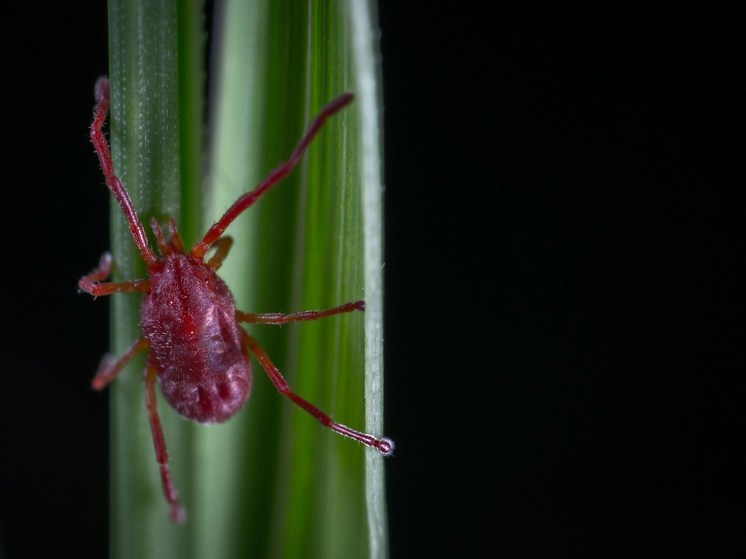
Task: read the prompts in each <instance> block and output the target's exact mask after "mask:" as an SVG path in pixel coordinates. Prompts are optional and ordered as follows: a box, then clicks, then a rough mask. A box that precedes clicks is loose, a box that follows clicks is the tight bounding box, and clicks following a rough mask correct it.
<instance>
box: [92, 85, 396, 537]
mask: <svg viewBox="0 0 746 559" xmlns="http://www.w3.org/2000/svg"><path fill="white" fill-rule="evenodd" d="M95 97H96V106H95V109H94V116H93V122H92V123H91V142H92V143H93V146H94V148H95V149H96V153H97V154H98V159H99V162H100V164H101V169H102V170H103V173H104V177H105V179H106V186H107V187H108V188H109V190H110V191H111V193H112V194H113V195H114V198H116V200H117V202H118V203H119V206H120V207H121V209H122V212H123V213H124V217H125V218H126V220H127V223H128V224H129V229H130V232H131V233H132V237H133V239H134V241H135V244H136V245H137V248H138V249H139V251H140V256H141V257H142V259H143V261H144V262H145V265H146V267H147V272H148V277H147V278H146V279H136V280H130V281H124V282H119V283H114V282H104V281H103V280H105V279H106V278H108V277H109V274H110V273H111V267H112V257H111V254H110V253H105V254H104V255H103V256H102V257H101V261H100V262H99V265H98V267H97V268H96V269H95V270H93V271H92V272H91V273H90V274H88V275H86V276H84V277H83V278H81V279H80V281H79V282H78V286H79V287H80V289H81V290H83V291H85V292H86V293H90V294H91V295H93V296H99V295H112V294H114V293H133V292H138V293H144V296H143V298H142V302H141V304H140V328H141V329H142V336H140V337H139V338H137V339H136V340H135V341H134V343H133V344H132V345H131V346H130V347H129V349H127V350H126V351H125V352H124V353H123V354H122V355H120V356H119V357H114V356H111V355H106V356H105V357H104V358H103V360H102V361H101V365H100V366H99V369H98V372H97V373H96V376H95V377H94V378H93V382H92V384H93V388H94V389H96V390H102V389H103V388H104V387H105V386H106V385H107V384H109V383H110V382H111V381H112V380H114V379H115V378H116V376H117V375H118V374H119V373H120V371H121V370H122V369H123V368H124V367H125V365H126V364H127V363H128V362H129V361H131V360H132V358H133V357H135V355H137V354H138V353H139V352H141V351H143V350H145V349H149V352H148V356H147V361H146V367H145V375H144V380H145V406H146V408H147V412H148V419H149V422H150V430H151V433H152V436H153V444H154V446H155V456H156V460H157V462H158V466H159V468H160V475H161V482H162V484H163V492H164V494H165V497H166V500H167V501H168V504H169V506H170V516H171V518H172V519H173V520H174V521H177V522H182V521H183V520H184V518H185V513H184V507H183V506H182V504H181V503H180V501H179V499H178V497H177V494H176V490H175V488H174V485H173V482H172V481H171V474H170V472H169V469H168V454H167V452H166V442H165V439H164V437H163V429H162V428H161V423H160V420H159V418H158V410H157V409H156V399H155V382H156V380H157V381H158V384H159V386H160V388H161V392H162V393H163V396H164V398H165V399H166V401H167V402H168V403H169V404H171V406H173V408H174V409H175V410H176V411H177V412H178V413H179V414H180V415H182V416H183V417H185V418H187V419H191V420H193V421H196V422H198V423H219V422H222V421H225V420H227V419H229V418H230V417H232V416H233V415H235V414H236V413H237V412H238V411H239V410H240V409H241V408H242V407H243V405H244V404H245V403H246V400H247V399H248V397H249V393H250V391H251V360H250V357H249V354H250V353H251V354H253V355H254V357H255V358H256V360H257V361H258V362H259V364H260V365H261V366H262V368H263V369H264V370H265V371H266V373H267V375H269V378H270V380H271V381H272V383H273V384H274V385H275V387H276V388H277V390H278V391H279V392H280V393H281V394H282V395H283V396H285V397H287V398H289V399H290V400H292V401H293V402H294V403H295V404H296V405H298V406H300V407H301V408H303V409H304V410H305V411H306V412H308V413H309V414H311V415H312V416H313V417H314V418H315V419H316V420H317V421H319V423H321V424H322V425H323V426H325V427H328V428H329V429H331V430H332V431H334V432H335V433H338V434H340V435H344V436H345V437H349V438H351V439H354V440H356V441H358V442H361V443H362V444H364V445H366V446H369V447H372V448H375V449H376V450H378V451H379V452H380V453H381V454H383V455H384V456H390V455H391V454H392V453H393V451H394V442H393V441H392V440H390V439H387V438H378V437H374V436H373V435H368V434H366V433H362V432H360V431H356V430H354V429H351V428H349V427H347V426H345V425H342V424H340V423H336V422H335V421H332V419H331V418H330V417H329V416H328V415H327V414H326V413H324V412H323V411H321V410H320V409H319V408H317V407H316V406H314V405H313V404H311V403H310V402H308V401H306V400H304V399H303V398H301V397H300V396H298V395H297V394H295V393H294V392H293V391H292V389H291V388H290V386H289V385H288V383H287V382H286V381H285V379H284V377H283V376H282V374H281V373H280V371H279V370H278V369H277V367H275V365H274V364H273V363H272V361H270V359H269V356H268V355H267V354H266V353H265V352H264V350H263V349H262V348H261V347H260V346H259V344H258V343H257V341H256V340H255V339H254V338H253V337H252V336H250V335H249V334H248V333H246V331H245V330H244V329H243V328H242V327H241V326H239V324H238V323H239V322H246V323H251V324H286V323H289V322H300V321H304V320H317V319H319V318H323V317H327V316H331V315H335V314H340V313H346V312H352V311H362V310H365V302H364V301H355V302H352V303H345V304H344V305H340V306H338V307H334V308H332V309H326V310H320V311H304V312H298V313H293V314H279V313H269V314H253V313H245V312H242V311H239V310H236V308H235V305H234V303H233V297H232V295H231V293H230V291H229V290H228V287H227V286H226V285H225V283H224V282H223V280H221V279H220V278H219V277H218V275H217V274H216V273H215V272H216V270H217V269H218V268H220V265H221V264H222V262H223V260H224V259H225V257H226V256H227V255H228V251H229V249H230V247H231V244H232V243H233V241H232V239H231V238H230V237H224V236H222V235H223V232H224V231H225V230H226V228H227V227H228V226H229V225H230V224H231V223H232V222H233V220H234V219H236V218H237V217H238V216H239V215H240V214H241V213H242V212H243V211H244V210H246V209H247V208H249V207H250V206H251V205H252V204H253V203H254V202H256V201H257V200H258V199H259V197H260V196H262V194H264V193H265V192H267V190H269V189H270V188H271V187H272V186H274V185H275V184H277V183H278V182H279V181H280V180H282V179H283V178H284V177H285V176H287V175H288V174H289V173H290V172H291V171H292V170H293V168H294V167H295V166H296V165H297V164H298V161H300V159H301V157H302V156H303V153H304V152H305V150H306V148H307V147H308V145H309V144H310V143H311V141H312V140H313V138H314V137H315V136H316V134H317V133H318V132H319V130H320V129H321V127H322V126H323V125H324V122H325V121H326V120H327V119H328V118H329V117H330V116H332V115H334V114H336V113H337V112H339V111H340V110H342V109H343V108H344V107H346V106H347V105H348V104H350V103H351V102H352V100H353V95H352V94H350V93H345V94H343V95H340V96H339V97H337V98H336V99H334V100H333V101H332V102H331V103H329V104H328V105H326V106H325V107H324V108H323V109H322V110H321V112H320V113H319V114H318V115H317V116H316V118H315V119H314V120H313V122H312V123H311V126H310V127H309V129H308V130H307V131H306V133H305V135H304V136H303V138H301V140H300V143H299V144H298V145H297V146H296V148H295V150H294V151H293V153H292V154H291V156H290V159H288V160H287V161H286V162H285V163H282V164H281V165H280V166H278V167H277V168H276V169H275V170H274V171H272V172H271V173H270V174H269V175H268V176H267V178H265V179H264V180H263V181H262V182H261V183H260V184H259V186H257V187H256V188H255V189H254V190H252V191H250V192H247V193H245V194H243V195H242V196H241V197H239V198H238V200H236V201H235V202H234V204H233V205H232V206H231V207H230V208H228V211H226V212H225V214H224V215H223V217H221V218H220V219H219V220H218V221H217V222H215V224H214V225H213V226H212V227H210V229H209V230H208V231H207V233H206V234H205V236H204V237H203V238H202V240H200V241H199V242H198V243H197V244H196V245H194V247H193V248H192V249H191V250H190V251H189V252H186V251H185V249H184V245H183V243H182V240H181V236H180V235H179V232H178V230H177V228H176V223H175V222H174V220H173V219H170V220H169V223H168V239H166V236H165V235H164V232H163V230H162V229H161V226H160V225H159V224H158V222H157V221H156V220H155V218H153V219H151V221H150V225H151V227H152V229H153V233H154V235H155V239H156V243H157V247H158V252H159V253H160V257H159V256H158V255H156V254H155V252H154V251H153V249H152V248H151V247H150V245H149V244H148V240H147V237H146V235H145V229H144V228H143V226H142V223H140V220H139V218H138V217H137V213H136V212H135V209H134V207H133V206H132V201H131V200H130V197H129V195H128V194H127V190H126V189H125V187H124V185H123V184H122V181H121V180H120V179H119V177H117V176H116V174H115V173H114V164H113V162H112V160H111V154H110V152H109V145H108V143H107V141H106V138H105V136H104V134H103V131H102V128H103V125H104V121H105V120H106V116H107V114H108V112H109V82H108V80H107V79H106V78H99V80H98V81H97V82H96V86H95ZM213 246H214V247H215V250H214V252H213V253H212V255H211V256H210V258H209V259H207V260H205V256H206V254H207V252H208V250H210V248H211V247H213Z"/></svg>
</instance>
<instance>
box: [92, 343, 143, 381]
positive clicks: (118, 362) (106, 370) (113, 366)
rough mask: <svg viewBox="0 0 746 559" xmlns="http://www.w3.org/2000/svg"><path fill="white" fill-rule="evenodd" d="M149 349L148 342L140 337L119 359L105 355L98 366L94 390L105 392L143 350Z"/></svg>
mask: <svg viewBox="0 0 746 559" xmlns="http://www.w3.org/2000/svg"><path fill="white" fill-rule="evenodd" d="M146 347H148V341H147V340H146V339H145V338H144V337H142V336H140V337H139V338H137V339H136V340H135V343H133V344H132V345H131V346H130V347H129V348H127V351H125V352H124V353H123V354H122V355H120V356H119V357H114V356H113V355H111V354H106V355H104V358H103V359H102V360H101V364H100V365H99V366H98V372H97V373H96V376H95V377H93V381H91V386H93V389H94V390H103V389H104V388H106V385H108V384H109V383H110V382H111V381H112V380H114V379H115V378H116V377H117V375H119V373H121V372H122V369H124V367H125V366H126V365H127V363H129V362H130V361H132V359H133V358H134V357H135V355H137V354H138V353H140V351H142V350H143V349H145V348H146Z"/></svg>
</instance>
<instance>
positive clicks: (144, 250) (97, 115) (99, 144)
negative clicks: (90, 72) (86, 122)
mask: <svg viewBox="0 0 746 559" xmlns="http://www.w3.org/2000/svg"><path fill="white" fill-rule="evenodd" d="M94 95H95V97H96V107H95V108H94V110H93V122H91V143H92V144H93V147H94V148H95V149H96V154H98V161H99V163H100V165H101V170H102V171H103V172H104V178H105V179H106V186H107V187H108V188H109V190H110V191H111V193H112V194H113V195H114V198H116V200H117V202H118V203H119V207H120V208H122V213H124V217H125V219H126V220H127V223H128V224H129V228H130V233H131V234H132V238H133V239H134V240H135V244H136V245H137V248H138V249H139V250H140V255H141V256H142V259H143V260H144V261H145V264H146V265H147V266H148V267H151V266H152V265H153V264H155V263H156V262H157V261H158V258H157V257H156V255H155V253H154V252H153V250H152V249H151V248H150V246H149V245H148V238H147V237H146V236H145V229H144V228H143V226H142V223H140V220H139V219H138V217H137V212H135V208H134V207H133V205H132V200H131V199H130V197H129V194H127V190H126V189H125V188H124V185H123V184H122V181H121V180H120V179H119V177H117V176H116V175H115V174H114V163H113V162H112V160H111V153H110V152H109V144H108V143H107V142H106V137H105V136H104V133H103V127H104V121H105V120H106V116H107V115H108V114H109V80H107V79H106V78H99V79H98V81H96V86H95V87H94Z"/></svg>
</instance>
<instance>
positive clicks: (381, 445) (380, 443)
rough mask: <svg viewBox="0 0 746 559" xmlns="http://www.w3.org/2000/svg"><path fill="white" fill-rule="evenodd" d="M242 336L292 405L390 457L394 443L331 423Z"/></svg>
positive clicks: (254, 343) (255, 346)
mask: <svg viewBox="0 0 746 559" xmlns="http://www.w3.org/2000/svg"><path fill="white" fill-rule="evenodd" d="M243 336H244V340H245V342H246V345H247V347H248V348H249V350H250V351H251V353H253V354H254V356H255V357H256V359H257V361H259V364H260V365H261V366H262V368H263V369H264V370H265V371H266V373H267V375H268V376H269V380H271V381H272V384H274V385H275V388H277V390H278V391H279V392H280V394H282V395H283V396H285V397H287V398H289V399H290V400H292V401H293V403H294V404H296V405H297V406H300V407H301V408H303V409H304V410H305V411H306V412H308V413H309V414H311V415H312V416H313V417H315V418H316V420H317V421H318V422H319V423H321V424H322V425H323V426H324V427H328V428H329V429H331V430H332V431H334V432H335V433H339V434H340V435H344V436H345V437H349V438H351V439H354V440H356V441H358V442H360V443H363V444H364V445H365V446H369V447H371V448H375V449H376V450H378V451H379V452H380V453H381V454H383V455H384V456H390V455H391V454H393V453H394V441H392V440H391V439H387V438H385V437H384V438H380V439H379V438H377V437H374V436H373V435H369V434H367V433H361V432H360V431H355V430H354V429H350V428H349V427H347V426H346V425H342V424H341V423H337V422H335V421H332V419H331V418H330V417H329V416H328V415H327V414H325V413H324V412H323V411H321V410H320V409H319V408H317V407H316V406H314V405H313V404H311V403H310V402H308V401H306V400H304V399H303V398H301V397H300V396H298V395H297V394H296V393H295V392H293V391H292V390H291V388H290V385H289V384H288V383H287V381H286V380H285V377H283V376H282V373H280V371H279V369H278V368H277V367H275V365H274V363H272V361H270V359H269V356H268V355H267V354H266V353H265V351H264V350H263V349H262V348H261V347H260V346H259V343H258V342H257V341H256V340H255V339H254V338H253V337H251V336H249V335H248V334H247V333H246V332H243Z"/></svg>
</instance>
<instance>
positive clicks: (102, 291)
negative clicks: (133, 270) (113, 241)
mask: <svg viewBox="0 0 746 559" xmlns="http://www.w3.org/2000/svg"><path fill="white" fill-rule="evenodd" d="M111 263H112V258H111V253H110V252H105V253H104V254H103V256H101V260H99V263H98V267H97V268H96V269H95V270H93V271H92V272H91V273H90V274H87V275H85V276H83V277H82V278H80V280H79V281H78V288H79V289H80V290H81V291H85V292H86V293H90V294H91V295H93V296H94V297H98V296H100V295H112V294H114V293H132V292H135V291H139V292H145V291H147V290H148V288H149V287H150V282H149V281H148V280H146V279H138V280H132V281H123V282H118V283H114V282H104V283H100V282H101V280H105V279H106V278H108V277H109V275H110V274H111Z"/></svg>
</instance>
